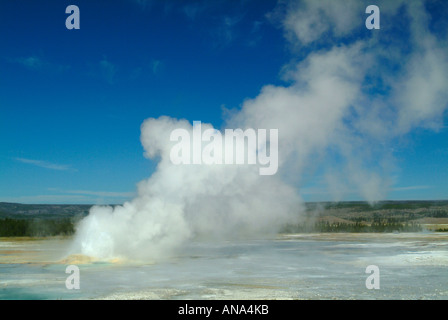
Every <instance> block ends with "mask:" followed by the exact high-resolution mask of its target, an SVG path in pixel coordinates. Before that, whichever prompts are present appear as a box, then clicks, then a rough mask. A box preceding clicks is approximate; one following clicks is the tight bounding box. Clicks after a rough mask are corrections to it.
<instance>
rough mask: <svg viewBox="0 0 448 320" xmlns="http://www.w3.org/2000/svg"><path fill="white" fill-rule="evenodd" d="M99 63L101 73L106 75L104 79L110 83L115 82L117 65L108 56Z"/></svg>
mask: <svg viewBox="0 0 448 320" xmlns="http://www.w3.org/2000/svg"><path fill="white" fill-rule="evenodd" d="M99 65H100V68H101V74H102V76H103V77H104V79H105V80H106V81H107V82H108V83H109V84H113V83H114V82H115V75H116V73H117V67H116V66H115V65H114V64H113V63H112V62H110V61H109V60H107V59H106V58H104V59H103V60H101V61H100V63H99Z"/></svg>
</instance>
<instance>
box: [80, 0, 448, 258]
mask: <svg viewBox="0 0 448 320" xmlns="http://www.w3.org/2000/svg"><path fill="white" fill-rule="evenodd" d="M378 6H379V7H380V8H381V15H382V16H381V21H382V22H384V21H394V20H395V21H397V25H398V23H400V26H401V28H404V30H405V32H403V33H402V34H405V35H407V36H406V37H407V38H406V39H401V40H400V39H396V41H391V39H394V38H393V33H391V32H393V30H392V31H391V30H389V31H388V30H387V28H382V29H381V30H376V31H369V30H362V32H361V31H360V29H361V28H365V27H364V20H363V19H365V18H366V16H365V17H364V16H363V14H364V9H365V6H364V7H363V4H362V2H361V1H358V0H355V1H319V2H318V1H301V2H292V3H289V2H288V3H283V2H282V3H281V4H279V6H278V7H277V9H276V10H275V11H274V12H273V13H272V14H271V15H270V17H271V18H272V20H276V19H277V22H280V25H281V26H282V27H283V29H284V32H285V37H286V38H287V39H288V41H289V42H290V44H291V50H293V52H296V51H297V52H298V56H300V57H302V56H303V52H309V53H307V55H306V56H305V57H302V58H300V59H299V62H291V63H289V64H288V66H287V67H285V70H286V71H285V77H286V78H287V80H288V81H289V85H288V86H273V85H267V86H265V87H263V88H262V90H261V92H260V94H259V95H258V96H257V97H255V98H254V99H251V100H247V101H246V102H245V103H244V104H243V106H242V108H241V110H239V111H237V112H235V113H233V114H232V116H230V117H229V118H228V119H226V122H225V125H224V127H225V128H242V129H243V130H244V129H246V128H254V129H258V128H264V129H270V128H277V129H278V133H279V146H278V152H279V156H278V158H279V171H278V173H277V174H276V175H274V176H260V175H259V174H258V167H256V166H250V165H231V166H225V165H173V164H172V163H171V161H170V150H171V147H172V145H173V143H172V142H170V141H169V137H170V133H171V132H172V131H173V130H175V129H178V128H183V129H185V130H188V131H189V132H191V131H192V126H191V123H190V122H188V121H186V120H176V119H173V118H170V117H160V118H158V119H152V118H151V119H147V120H146V121H145V122H144V123H143V125H142V128H141V141H142V144H143V147H144V149H145V151H146V156H147V157H149V158H151V159H156V160H158V161H159V162H158V166H157V169H156V171H155V172H154V173H153V174H152V176H151V177H150V178H149V179H147V180H145V181H142V182H141V183H140V184H139V185H138V196H137V197H136V198H135V199H133V200H132V201H130V202H126V203H125V204H123V205H122V206H117V207H115V208H112V207H94V208H92V210H91V212H90V214H89V216H88V217H86V218H85V219H84V220H82V221H81V223H80V225H79V227H78V231H77V234H76V239H75V250H77V251H78V252H82V253H83V254H85V255H89V256H95V257H98V258H102V259H110V258H116V257H127V258H133V259H157V258H160V257H163V256H164V255H168V254H170V253H172V250H175V249H177V248H180V247H181V245H182V243H184V242H185V241H188V240H189V239H192V238H194V237H204V236H207V237H209V236H216V237H238V236H245V235H254V234H255V235H260V234H261V235H262V234H267V233H272V232H276V231H277V230H278V228H279V227H280V226H281V225H282V224H284V223H286V222H288V221H292V220H293V219H297V217H298V216H299V214H300V212H302V211H303V201H302V199H301V197H300V196H299V190H300V185H301V182H302V181H301V179H302V177H303V176H304V175H306V174H308V173H309V172H310V171H312V170H315V169H316V166H317V164H318V163H321V164H323V165H325V164H328V163H327V162H326V160H328V159H331V166H326V169H325V177H326V180H327V182H328V189H329V190H330V192H331V191H334V192H333V195H334V199H335V200H338V199H340V198H342V197H343V195H344V194H343V191H344V190H349V189H351V190H353V189H356V190H358V191H359V194H360V195H361V196H362V197H363V198H365V199H366V200H367V201H370V202H374V201H377V200H381V199H382V198H384V196H385V192H386V191H387V188H388V187H389V186H390V185H391V183H392V182H391V178H390V175H389V174H388V173H389V171H390V170H391V168H393V154H392V153H391V151H390V149H391V148H390V147H391V145H392V144H393V142H394V140H395V139H397V138H399V137H400V136H402V135H404V134H406V133H408V132H409V131H410V130H412V129H413V128H415V127H416V126H420V127H426V128H432V129H438V128H440V127H441V126H443V115H444V113H445V112H446V109H447V104H448V54H447V53H448V50H447V49H448V46H447V38H446V34H447V32H446V30H445V32H444V33H443V32H442V33H439V34H438V35H436V34H434V33H432V32H431V31H430V28H429V25H428V24H429V21H430V17H429V15H428V13H427V12H426V10H425V4H424V2H422V1H393V3H391V2H390V1H386V2H380V3H379V4H378ZM398 21H400V22H398ZM403 21H404V22H403ZM384 29H386V30H384ZM389 29H393V28H392V27H391V25H389ZM383 30H384V31H383ZM360 32H361V33H362V35H361V36H360V35H359V33H360ZM375 32H376V33H375ZM440 34H442V36H441V35H440ZM440 37H445V38H443V39H441V38H440ZM404 43H405V44H406V47H407V50H403V44H404ZM314 47H316V48H319V49H318V50H311V48H314ZM293 61H295V59H293ZM191 120H201V119H191ZM202 126H203V130H205V129H210V128H212V126H211V125H208V124H202ZM324 167H325V166H324Z"/></svg>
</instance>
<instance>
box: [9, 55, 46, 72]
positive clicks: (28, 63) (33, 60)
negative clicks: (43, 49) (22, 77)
mask: <svg viewBox="0 0 448 320" xmlns="http://www.w3.org/2000/svg"><path fill="white" fill-rule="evenodd" d="M14 61H15V62H17V63H19V64H21V65H22V66H24V67H26V68H29V69H40V68H42V67H43V66H44V64H45V62H44V61H43V60H42V59H41V58H39V57H37V56H30V57H26V58H23V57H22V58H17V59H14Z"/></svg>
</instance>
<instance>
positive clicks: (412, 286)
mask: <svg viewBox="0 0 448 320" xmlns="http://www.w3.org/2000/svg"><path fill="white" fill-rule="evenodd" d="M70 245H71V239H57V238H54V239H34V240H29V239H12V238H3V239H0V273H1V275H2V276H1V279H0V299H29V298H31V299H448V289H447V286H446V283H447V282H448V274H447V272H446V267H447V265H448V250H447V248H448V234H446V233H403V234H291V235H280V236H277V237H275V238H271V239H266V238H264V239H251V240H232V241H207V242H204V241H191V242H189V243H188V244H187V245H185V246H184V247H183V250H182V252H178V253H177V254H176V255H173V256H171V257H170V258H167V259H165V260H164V261H159V262H158V263H135V262H133V263H130V262H129V261H116V262H114V263H111V262H107V261H100V260H95V261H93V260H91V261H84V263H83V264H79V268H80V275H81V280H80V284H81V289H80V290H67V289H66V288H65V279H66V277H67V276H68V274H66V273H65V268H66V266H67V263H68V262H67V261H66V260H64V258H63V256H64V254H65V252H66V249H67V246H70ZM372 264H374V265H377V266H378V267H379V269H380V280H381V282H380V283H381V287H380V289H379V290H368V289H366V287H365V280H366V278H367V276H368V274H366V273H365V269H366V267H367V266H368V265H372Z"/></svg>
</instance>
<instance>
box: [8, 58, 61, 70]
mask: <svg viewBox="0 0 448 320" xmlns="http://www.w3.org/2000/svg"><path fill="white" fill-rule="evenodd" d="M6 60H7V61H8V62H9V63H14V64H18V65H20V66H22V67H24V68H26V69H29V70H34V71H41V70H45V71H50V72H63V71H66V70H68V69H70V66H69V65H62V64H58V63H53V62H50V61H48V60H46V59H44V58H42V57H41V56H38V55H31V56H28V57H18V58H6Z"/></svg>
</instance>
